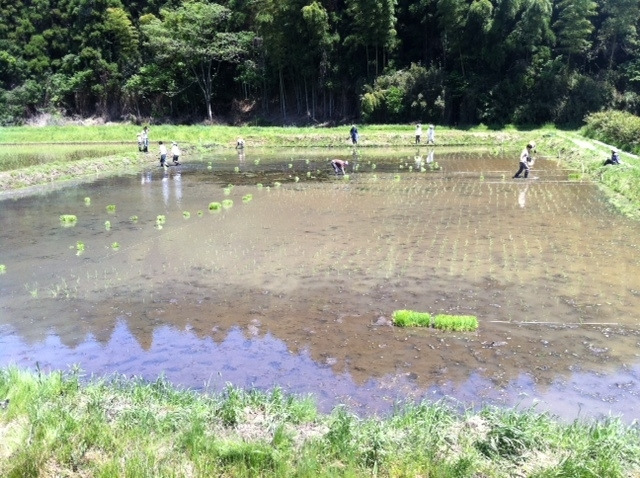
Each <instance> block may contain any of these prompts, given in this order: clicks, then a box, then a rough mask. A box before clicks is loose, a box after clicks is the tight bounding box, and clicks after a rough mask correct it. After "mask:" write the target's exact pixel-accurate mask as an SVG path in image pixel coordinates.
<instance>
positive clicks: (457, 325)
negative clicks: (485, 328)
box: [433, 314, 478, 332]
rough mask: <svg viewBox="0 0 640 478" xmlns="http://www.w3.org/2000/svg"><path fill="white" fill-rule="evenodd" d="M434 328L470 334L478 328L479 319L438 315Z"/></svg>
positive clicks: (467, 316)
mask: <svg viewBox="0 0 640 478" xmlns="http://www.w3.org/2000/svg"><path fill="white" fill-rule="evenodd" d="M433 326H434V328H436V329H440V330H452V331H455V332H468V331H473V330H476V329H477V328H478V318H477V317H475V316H474V315H448V314H438V315H436V316H435V317H434V318H433Z"/></svg>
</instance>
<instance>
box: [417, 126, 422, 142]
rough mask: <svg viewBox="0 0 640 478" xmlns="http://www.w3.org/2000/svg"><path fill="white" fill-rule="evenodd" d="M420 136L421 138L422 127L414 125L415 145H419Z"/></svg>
mask: <svg viewBox="0 0 640 478" xmlns="http://www.w3.org/2000/svg"><path fill="white" fill-rule="evenodd" d="M420 136H422V125H421V124H420V123H418V124H417V125H416V144H420Z"/></svg>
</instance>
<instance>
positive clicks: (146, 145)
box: [140, 126, 149, 153]
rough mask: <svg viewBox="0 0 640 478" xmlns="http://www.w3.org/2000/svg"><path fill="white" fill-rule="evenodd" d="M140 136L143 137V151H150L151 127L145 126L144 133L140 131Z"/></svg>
mask: <svg viewBox="0 0 640 478" xmlns="http://www.w3.org/2000/svg"><path fill="white" fill-rule="evenodd" d="M140 138H141V139H142V151H144V152H145V153H148V152H149V127H148V126H145V127H144V128H142V133H140Z"/></svg>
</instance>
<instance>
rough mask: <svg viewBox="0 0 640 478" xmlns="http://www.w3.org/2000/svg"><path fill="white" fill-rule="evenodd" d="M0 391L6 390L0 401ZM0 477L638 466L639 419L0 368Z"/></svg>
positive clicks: (511, 471)
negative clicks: (345, 404)
mask: <svg viewBox="0 0 640 478" xmlns="http://www.w3.org/2000/svg"><path fill="white" fill-rule="evenodd" d="M5 400H9V402H8V403H6V402H5ZM0 436H1V437H2V440H0V476H4V477H35V476H69V477H72V476H78V477H79V476H82V477H115V476H127V477H131V478H135V477H164V476H167V477H169V476H171V477H174V476H189V477H210V476H229V477H231V476H233V477H242V476H278V477H287V476H313V477H316V476H327V477H328V476H354V477H355V476H407V477H409V476H411V477H413V476H425V477H426V476H430V477H477V476H484V477H512V476H537V477H551V476H571V477H596V476H597V477H630V476H640V475H639V474H640V429H639V428H638V425H637V424H633V425H624V424H623V423H621V422H620V421H618V420H617V419H609V420H604V421H600V422H589V423H587V422H581V421H575V422H573V423H560V422H558V421H557V420H555V419H553V417H550V416H548V415H546V414H542V413H537V412H535V411H534V410H523V411H513V410H499V409H493V408H487V409H484V410H481V411H478V412H472V411H455V410H453V409H452V408H451V407H449V406H447V405H445V404H443V403H422V404H408V405H405V406H401V407H398V409H397V410H396V412H395V413H393V414H392V415H390V416H388V417H384V418H380V417H371V418H367V419H360V418H358V417H357V416H354V415H352V414H351V413H349V412H348V411H346V410H345V409H343V408H337V409H336V410H334V411H333V412H332V413H331V414H329V415H323V414H320V413H318V411H317V409H316V407H315V405H314V403H313V402H312V401H311V400H310V399H307V398H302V397H290V396H285V395H283V394H282V393H281V392H280V391H279V390H275V391H273V392H271V393H268V394H267V393H262V392H253V391H250V392H247V391H242V390H238V389H235V388H228V389H227V390H225V391H224V392H223V393H220V394H208V393H195V392H192V391H188V390H178V389H175V388H173V387H172V386H170V385H169V384H167V383H166V382H165V381H163V380H161V379H159V380H158V381H156V382H154V383H143V382H141V381H137V380H133V379H130V380H125V379H122V378H121V379H116V378H113V379H110V380H104V379H103V380H94V381H90V382H88V383H82V381H81V380H80V377H79V376H78V374H76V373H70V374H66V375H63V374H62V373H59V372H56V373H52V374H48V375H45V374H40V373H31V372H25V371H19V370H17V369H15V368H8V369H0Z"/></svg>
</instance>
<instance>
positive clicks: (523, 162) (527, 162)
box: [513, 141, 536, 179]
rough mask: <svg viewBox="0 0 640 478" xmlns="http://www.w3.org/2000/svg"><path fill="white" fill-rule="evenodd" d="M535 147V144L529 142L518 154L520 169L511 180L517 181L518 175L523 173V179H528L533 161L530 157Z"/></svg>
mask: <svg viewBox="0 0 640 478" xmlns="http://www.w3.org/2000/svg"><path fill="white" fill-rule="evenodd" d="M535 147H536V144H535V143H534V142H533V141H531V142H529V144H527V146H526V148H524V149H523V150H522V153H520V169H518V172H517V173H516V174H515V175H514V176H513V179H519V178H520V175H521V174H522V173H523V172H524V177H525V179H526V178H528V177H529V171H530V170H531V166H533V163H534V159H533V157H532V156H531V153H532V152H534V153H535Z"/></svg>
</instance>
